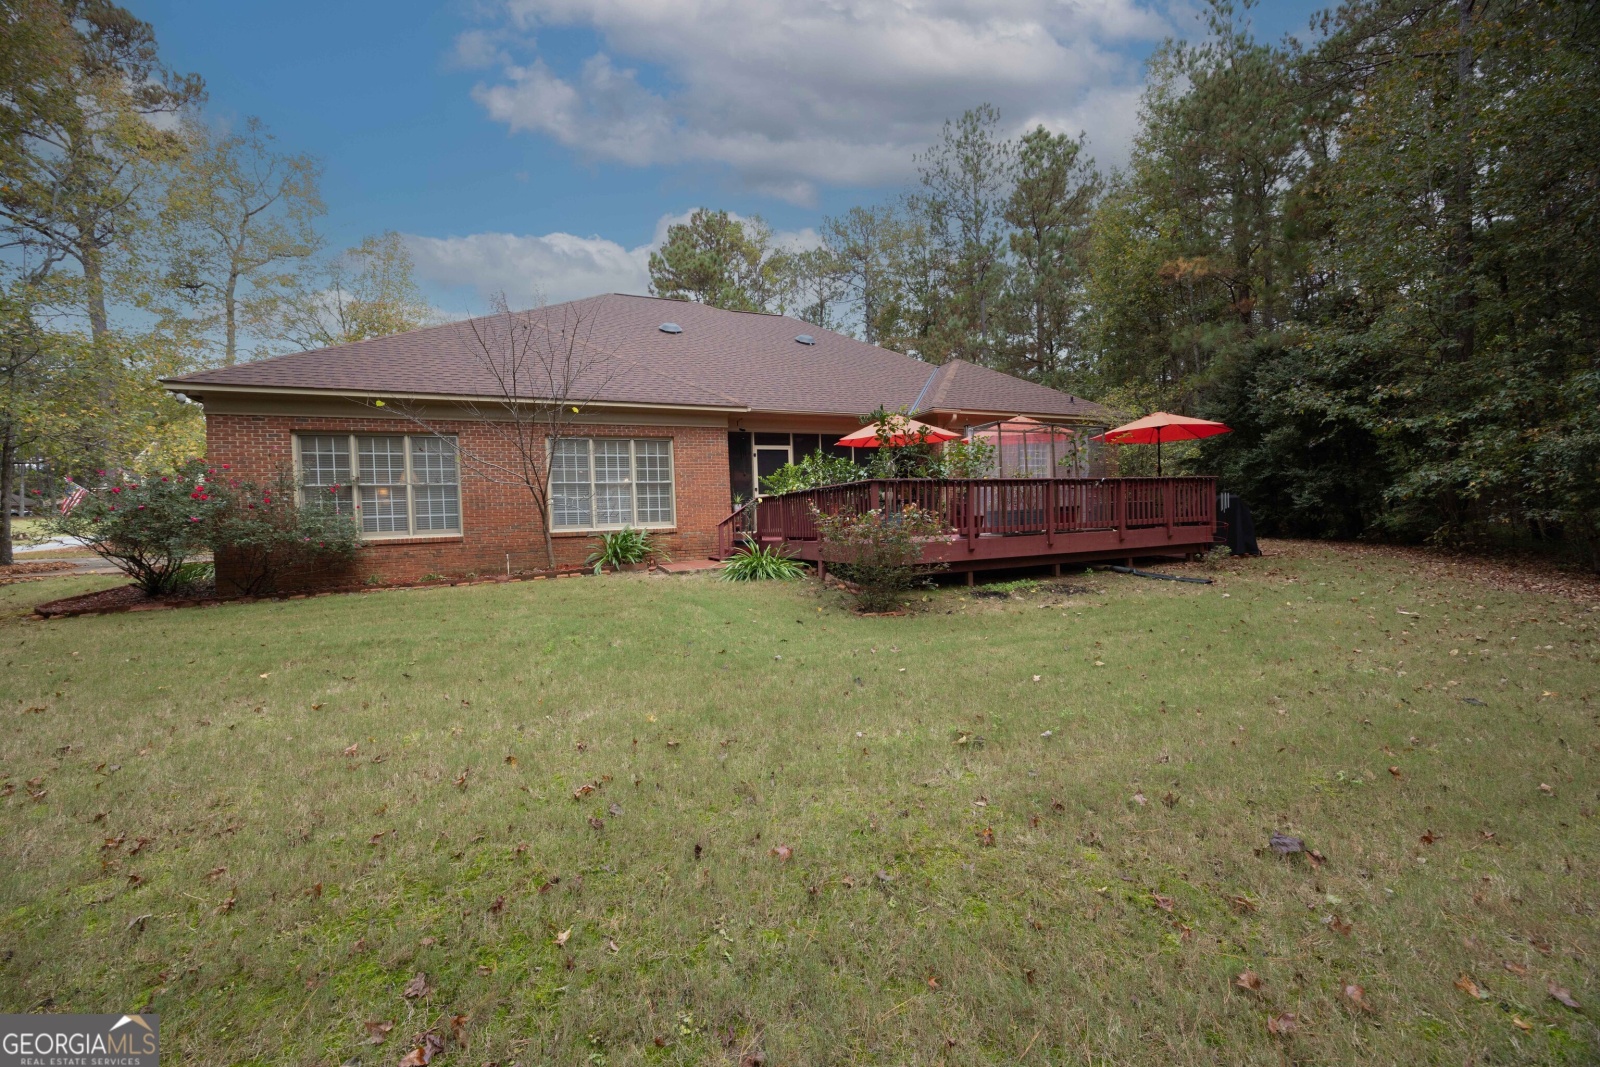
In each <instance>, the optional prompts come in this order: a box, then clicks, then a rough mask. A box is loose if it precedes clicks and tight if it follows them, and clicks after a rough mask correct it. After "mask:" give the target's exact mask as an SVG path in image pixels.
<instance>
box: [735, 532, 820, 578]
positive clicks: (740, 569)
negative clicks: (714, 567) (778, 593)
mask: <svg viewBox="0 0 1600 1067" xmlns="http://www.w3.org/2000/svg"><path fill="white" fill-rule="evenodd" d="M805 573H806V568H805V565H804V564H802V563H801V562H800V561H799V560H797V559H795V558H794V557H793V556H790V555H787V554H786V553H785V552H784V551H783V548H782V546H780V545H758V544H756V543H755V542H754V541H751V540H748V539H747V540H746V541H745V546H744V548H742V549H741V550H739V551H738V552H736V553H734V555H733V556H732V557H730V558H729V560H728V562H727V563H725V564H723V566H722V577H723V580H724V581H729V582H766V581H779V582H792V581H794V580H795V579H797V578H801V577H804V576H805Z"/></svg>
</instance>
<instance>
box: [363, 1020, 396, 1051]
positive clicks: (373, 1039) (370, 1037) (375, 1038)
mask: <svg viewBox="0 0 1600 1067" xmlns="http://www.w3.org/2000/svg"><path fill="white" fill-rule="evenodd" d="M366 1027H367V1041H368V1042H369V1043H371V1044H374V1045H381V1044H383V1043H384V1041H386V1040H387V1039H388V1037H389V1031H390V1030H393V1029H394V1023H392V1022H389V1021H388V1020H383V1019H369V1020H367V1023H366Z"/></svg>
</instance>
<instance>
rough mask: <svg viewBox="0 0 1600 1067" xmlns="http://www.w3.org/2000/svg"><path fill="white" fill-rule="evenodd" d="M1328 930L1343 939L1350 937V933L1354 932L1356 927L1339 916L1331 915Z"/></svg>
mask: <svg viewBox="0 0 1600 1067" xmlns="http://www.w3.org/2000/svg"><path fill="white" fill-rule="evenodd" d="M1328 929H1330V930H1332V931H1333V932H1334V933H1336V934H1338V935H1339V936H1341V937H1349V936H1350V931H1352V930H1354V929H1355V926H1353V925H1352V924H1351V923H1349V922H1347V921H1346V920H1344V919H1341V918H1339V916H1337V915H1330V916H1328Z"/></svg>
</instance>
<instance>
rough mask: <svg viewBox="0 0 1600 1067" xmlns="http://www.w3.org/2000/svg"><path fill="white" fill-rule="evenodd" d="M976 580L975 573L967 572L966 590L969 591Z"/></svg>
mask: <svg viewBox="0 0 1600 1067" xmlns="http://www.w3.org/2000/svg"><path fill="white" fill-rule="evenodd" d="M976 580H977V572H976V571H968V572H967V588H968V589H971V588H972V585H973V583H974V582H975V581H976Z"/></svg>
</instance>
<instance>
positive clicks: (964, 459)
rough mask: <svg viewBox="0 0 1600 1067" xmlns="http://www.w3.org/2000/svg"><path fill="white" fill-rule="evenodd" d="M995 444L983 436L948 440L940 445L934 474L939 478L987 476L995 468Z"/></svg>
mask: <svg viewBox="0 0 1600 1067" xmlns="http://www.w3.org/2000/svg"><path fill="white" fill-rule="evenodd" d="M995 452H996V449H995V446H994V443H993V442H992V441H986V440H984V439H983V438H981V437H974V438H970V439H965V438H964V439H961V440H957V441H946V442H945V443H944V444H942V445H940V446H939V458H938V462H937V466H936V468H935V472H934V475H935V477H938V478H987V477H989V476H990V475H991V474H993V473H994V470H995V462H994V458H995Z"/></svg>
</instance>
